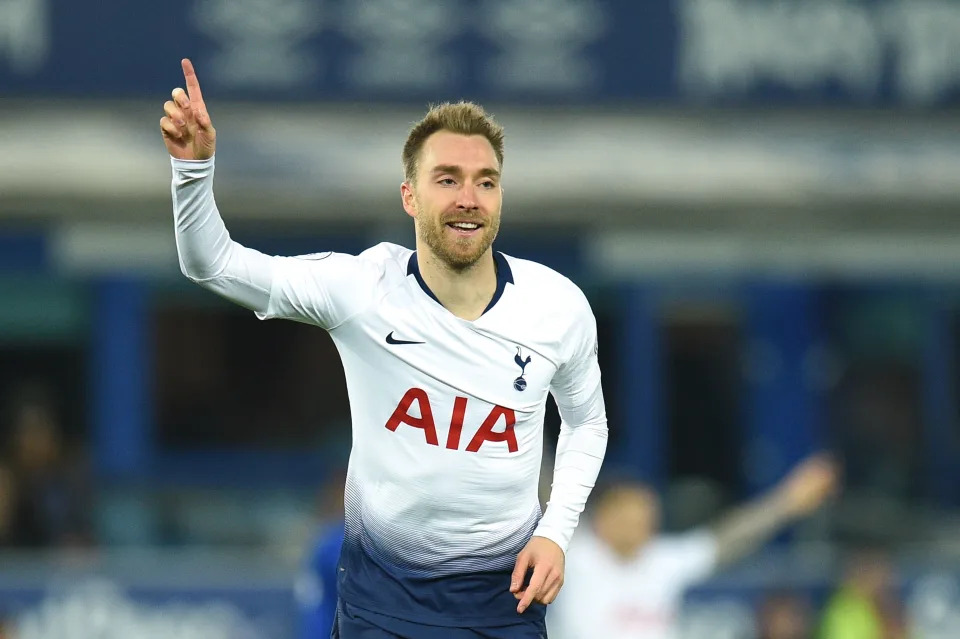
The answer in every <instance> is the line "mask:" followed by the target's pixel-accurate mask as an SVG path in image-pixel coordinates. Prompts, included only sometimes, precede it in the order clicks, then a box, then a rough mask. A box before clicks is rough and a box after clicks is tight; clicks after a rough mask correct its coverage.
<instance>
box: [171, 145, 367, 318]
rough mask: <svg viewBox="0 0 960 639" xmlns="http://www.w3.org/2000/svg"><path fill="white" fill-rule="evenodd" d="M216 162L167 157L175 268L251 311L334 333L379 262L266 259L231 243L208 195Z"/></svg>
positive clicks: (330, 256) (362, 301) (359, 302)
mask: <svg viewBox="0 0 960 639" xmlns="http://www.w3.org/2000/svg"><path fill="white" fill-rule="evenodd" d="M214 162H215V159H214V158H210V159H209V160H204V161H187V160H177V159H174V158H171V163H172V166H173V183H172V185H171V192H172V198H173V213H174V230H175V236H176V241H177V254H178V257H179V260H180V270H181V271H182V272H183V274H184V275H186V276H187V278H189V279H190V280H191V281H193V282H196V283H197V284H199V285H201V286H203V287H204V288H207V289H208V290H211V291H213V292H215V293H217V294H218V295H221V296H222V297H225V298H226V299H229V300H230V301H232V302H236V303H237V304H240V305H241V306H244V307H246V308H249V309H251V310H253V311H255V312H256V314H257V316H258V317H260V318H261V319H267V318H272V317H281V318H285V319H292V320H297V321H302V322H307V323H311V324H316V325H318V326H322V327H323V328H327V329H332V328H335V327H336V326H338V325H340V324H342V323H343V322H344V321H346V320H347V319H349V318H350V317H351V316H352V315H354V314H356V313H357V312H359V311H360V310H362V309H363V308H365V307H366V305H367V304H369V303H370V300H371V299H372V297H373V295H374V294H375V289H376V282H377V281H378V279H379V277H380V276H381V274H382V265H381V264H380V263H378V262H377V261H376V260H371V259H365V258H364V257H362V256H352V255H344V254H335V253H319V254H315V255H306V256H301V257H275V256H269V255H265V254H263V253H261V252H259V251H256V250H254V249H252V248H247V247H245V246H242V245H241V244H239V243H237V242H235V241H234V240H233V239H232V238H231V237H230V233H229V232H228V231H227V228H226V225H225V224H224V222H223V219H222V218H221V217H220V212H219V211H218V210H217V204H216V201H215V199H214V197H213V174H214Z"/></svg>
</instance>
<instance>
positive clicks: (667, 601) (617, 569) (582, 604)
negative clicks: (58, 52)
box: [547, 530, 717, 639]
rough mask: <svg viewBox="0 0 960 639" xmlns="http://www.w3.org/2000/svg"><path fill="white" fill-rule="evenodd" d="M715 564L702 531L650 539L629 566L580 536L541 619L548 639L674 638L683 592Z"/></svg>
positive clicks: (586, 534) (587, 535)
mask: <svg viewBox="0 0 960 639" xmlns="http://www.w3.org/2000/svg"><path fill="white" fill-rule="evenodd" d="M716 563H717V543H716V538H715V537H714V535H713V534H712V533H710V532H709V531H706V530H698V531H694V532H690V533H685V534H683V535H663V536H660V537H656V538H654V539H653V540H652V541H651V542H650V543H649V544H647V545H646V546H645V547H644V548H643V549H641V551H640V552H639V554H638V555H637V556H636V557H635V558H633V559H632V560H631V561H623V560H622V559H620V558H619V557H617V556H616V555H614V553H613V551H611V550H610V549H609V548H608V547H607V546H606V545H605V544H604V543H603V542H601V541H600V540H599V539H598V538H597V537H596V536H594V535H593V534H592V533H591V532H590V531H587V530H584V531H581V532H580V533H578V535H577V539H576V540H575V541H574V543H573V544H571V546H570V550H569V552H568V554H567V576H566V580H565V582H564V587H563V590H562V591H561V592H560V596H559V597H557V600H556V601H555V602H554V604H553V605H552V606H551V607H550V612H549V614H548V615H547V624H548V628H549V629H550V639H594V638H595V637H603V639H676V634H675V632H676V626H677V623H678V616H679V613H680V608H681V604H682V602H683V594H684V592H685V591H686V590H687V588H689V587H690V586H692V585H693V584H695V583H697V582H699V581H701V580H703V579H705V578H706V577H708V576H709V575H710V573H711V572H712V571H713V569H714V567H715V566H716Z"/></svg>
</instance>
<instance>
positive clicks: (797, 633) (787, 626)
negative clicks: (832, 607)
mask: <svg viewBox="0 0 960 639" xmlns="http://www.w3.org/2000/svg"><path fill="white" fill-rule="evenodd" d="M813 627H814V623H813V611H812V610H811V607H810V602H809V600H808V599H807V598H806V597H804V596H802V595H799V594H796V593H792V592H773V593H771V594H769V595H767V596H766V597H764V599H763V600H762V601H761V603H760V606H759V607H758V610H757V638H758V639H813Z"/></svg>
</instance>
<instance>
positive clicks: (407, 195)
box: [400, 182, 417, 218]
mask: <svg viewBox="0 0 960 639" xmlns="http://www.w3.org/2000/svg"><path fill="white" fill-rule="evenodd" d="M400 199H401V201H403V210H404V211H406V212H407V215H409V216H410V217H413V218H415V217H417V204H416V195H415V194H414V192H413V187H412V186H411V185H410V183H409V182H403V183H401V184H400Z"/></svg>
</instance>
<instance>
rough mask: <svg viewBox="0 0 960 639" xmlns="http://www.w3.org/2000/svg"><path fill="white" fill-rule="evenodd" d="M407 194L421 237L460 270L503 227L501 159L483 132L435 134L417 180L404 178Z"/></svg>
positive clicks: (405, 204)
mask: <svg viewBox="0 0 960 639" xmlns="http://www.w3.org/2000/svg"><path fill="white" fill-rule="evenodd" d="M401 195H402V197H403V208H404V209H405V210H406V211H407V213H408V214H409V215H411V216H412V217H413V218H414V219H415V220H416V229H417V239H418V240H420V241H421V242H422V243H423V244H424V245H426V246H427V248H429V249H430V251H431V252H432V253H433V254H434V256H436V257H437V258H438V259H440V260H441V261H442V262H443V263H444V264H446V265H447V266H448V267H450V268H452V269H454V270H458V271H462V270H464V269H467V268H469V267H471V266H473V265H474V264H475V263H476V262H477V260H479V259H480V258H481V257H482V256H483V255H484V254H485V253H486V252H487V250H489V248H490V245H491V244H492V243H493V240H494V238H495V237H496V236H497V231H498V230H499V229H500V205H501V203H502V200H503V193H502V191H501V189H500V165H499V163H498V162H497V156H496V154H495V153H494V151H493V147H492V146H491V145H490V142H489V141H488V140H487V139H486V138H485V137H483V136H482V135H460V134H457V133H451V132H449V131H438V132H437V133H434V134H433V135H431V136H430V137H429V138H427V140H426V142H424V145H423V149H421V151H420V162H419V165H418V169H417V175H416V178H415V183H414V184H410V183H408V182H404V184H403V186H402V187H401Z"/></svg>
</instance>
